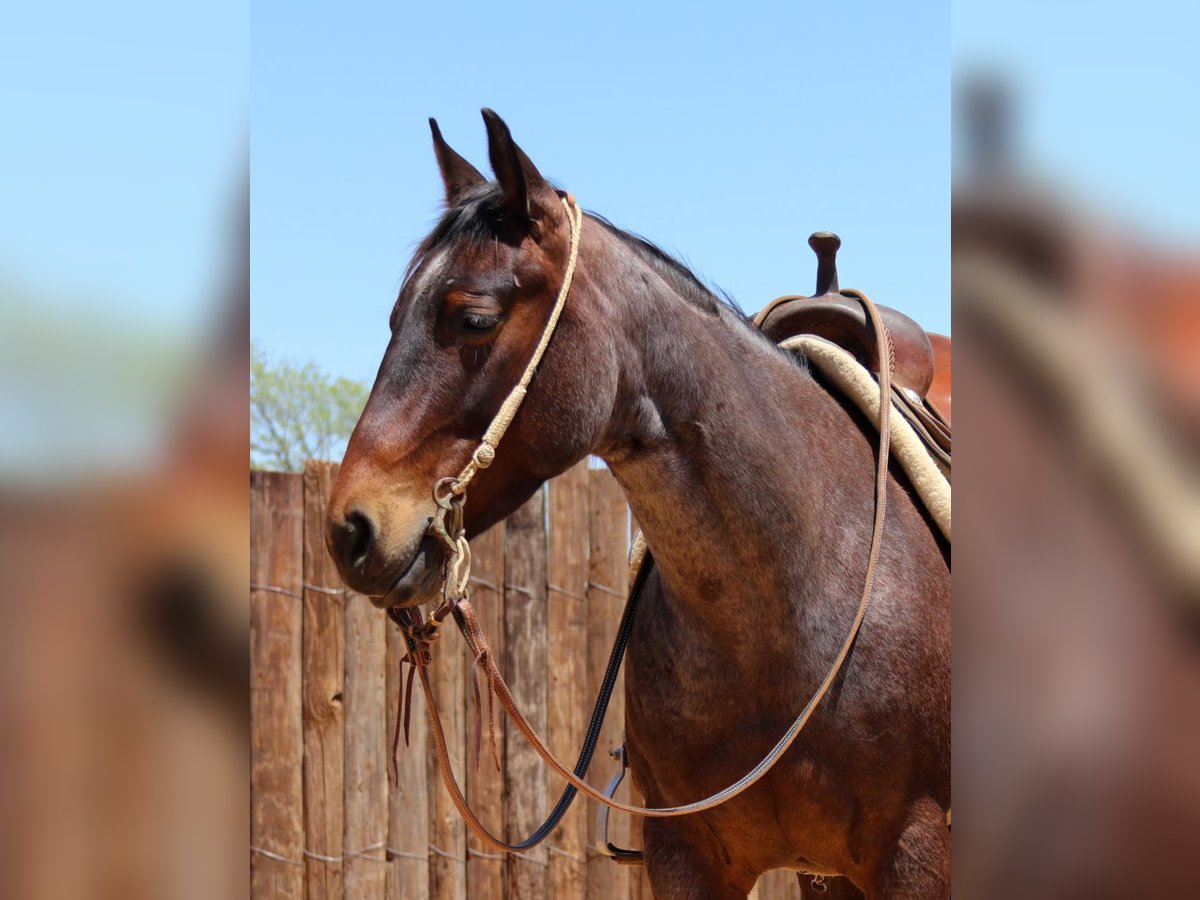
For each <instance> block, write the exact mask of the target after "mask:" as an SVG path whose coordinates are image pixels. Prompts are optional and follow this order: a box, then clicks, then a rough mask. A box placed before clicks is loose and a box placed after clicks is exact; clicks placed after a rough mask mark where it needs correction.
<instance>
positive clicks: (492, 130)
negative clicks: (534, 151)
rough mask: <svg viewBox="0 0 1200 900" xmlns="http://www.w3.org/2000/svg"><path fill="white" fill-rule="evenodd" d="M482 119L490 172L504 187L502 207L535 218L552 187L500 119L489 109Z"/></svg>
mask: <svg viewBox="0 0 1200 900" xmlns="http://www.w3.org/2000/svg"><path fill="white" fill-rule="evenodd" d="M483 121H484V124H485V125H487V133H488V156H489V157H491V160H492V171H494V172H495V173H496V180H497V181H498V182H500V187H501V188H503V189H504V207H505V210H506V211H508V212H510V213H511V214H513V215H514V216H517V217H519V218H521V219H522V220H524V221H527V222H528V221H534V220H536V219H538V218H539V214H540V213H541V212H543V210H542V209H541V206H542V203H543V202H545V199H546V196H547V195H548V194H552V193H553V188H551V187H550V184H549V183H548V182H547V181H546V179H544V178H543V177H542V173H541V172H539V171H538V170H537V166H535V165H534V164H533V163H532V162H531V161H530V159H529V157H528V156H526V155H525V151H523V150H522V149H521V148H520V147H518V146H517V143H516V141H514V140H513V138H512V134H511V133H510V132H509V130H508V126H507V125H505V124H504V120H503V119H501V118H500V117H499V116H498V115H496V113H495V112H493V111H492V110H490V109H484V110H483Z"/></svg>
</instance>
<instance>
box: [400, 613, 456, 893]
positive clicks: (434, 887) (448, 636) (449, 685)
mask: <svg viewBox="0 0 1200 900" xmlns="http://www.w3.org/2000/svg"><path fill="white" fill-rule="evenodd" d="M465 652H466V651H465V650H464V647H463V641H462V640H460V639H459V636H458V634H457V633H456V630H455V629H454V628H453V627H447V628H446V629H443V632H442V636H441V638H440V639H439V640H438V642H437V643H436V644H434V647H433V663H432V664H431V665H430V667H429V682H430V686H431V687H432V689H433V695H434V698H435V699H436V700H437V704H438V711H439V712H440V714H441V718H442V728H443V730H444V731H445V734H446V751H447V753H448V754H449V756H450V764H451V765H452V766H453V767H454V771H455V773H456V774H457V775H458V777H459V779H460V783H461V778H462V774H463V772H464V771H466V766H467V752H466V748H467V740H466V729H465V717H464V715H463V711H464V709H465V708H466V706H465V701H464V697H463V687H464V680H463V656H464V654H465ZM413 689H414V690H416V691H417V693H418V694H420V688H419V687H418V686H417V683H416V682H413ZM423 707H424V700H423V698H421V697H420V696H418V697H414V698H413V711H412V714H413V717H414V718H415V717H416V716H418V715H422V716H423V715H425V709H424V708H423ZM425 759H426V764H427V770H426V776H425V777H426V779H427V782H428V797H429V851H430V852H429V896H430V897H432V898H434V900H466V897H467V826H466V824H465V823H464V822H463V820H462V817H461V816H460V815H459V814H458V810H457V809H456V808H455V806H454V801H453V800H451V799H450V794H449V792H447V790H446V787H445V785H444V784H442V776H441V774H440V773H439V771H438V766H437V758H436V757H435V756H434V753H433V749H432V747H430V748H429V749H428V750H427V751H426V754H425Z"/></svg>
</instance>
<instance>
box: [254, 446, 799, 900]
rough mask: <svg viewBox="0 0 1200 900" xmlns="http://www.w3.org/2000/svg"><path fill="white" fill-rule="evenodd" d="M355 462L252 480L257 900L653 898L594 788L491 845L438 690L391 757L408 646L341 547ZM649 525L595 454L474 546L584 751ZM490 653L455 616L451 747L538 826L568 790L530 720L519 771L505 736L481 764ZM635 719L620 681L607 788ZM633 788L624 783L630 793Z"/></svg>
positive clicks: (525, 681) (536, 671)
mask: <svg viewBox="0 0 1200 900" xmlns="http://www.w3.org/2000/svg"><path fill="white" fill-rule="evenodd" d="M336 473H337V468H336V466H334V465H331V464H328V463H310V464H309V466H308V468H307V470H306V471H305V472H304V473H303V474H299V473H281V472H251V474H250V509H251V531H252V537H251V540H252V544H251V582H252V583H251V600H250V603H251V679H250V691H251V776H250V778H251V782H250V786H251V790H250V802H251V855H250V871H251V896H252V897H253V898H254V900H265V898H275V897H280V898H292V897H297V898H299V897H304V898H308V900H324V898H345V900H360V898H371V900H385V898H386V900H401V898H404V900H409V898H433V900H466V898H471V900H476V898H479V900H503V898H509V900H517V898H521V900H524V898H533V900H541V898H551V900H572V898H575V900H614V898H615V900H620V898H626V897H628V898H639V900H640V898H646V900H649V898H650V897H651V896H652V895H651V892H650V889H649V885H648V883H647V881H646V879H645V875H644V872H643V870H642V869H641V868H635V867H626V866H618V865H616V864H615V863H613V862H611V861H610V860H608V859H607V858H605V857H602V856H599V855H598V854H597V853H596V852H595V821H596V806H597V804H596V803H595V802H593V801H586V802H585V800H584V798H579V799H577V800H576V802H575V805H574V807H573V808H572V809H571V811H570V812H569V813H568V814H567V816H566V817H565V818H564V819H563V822H562V824H560V825H559V827H558V828H557V829H556V830H555V832H554V834H553V835H552V836H551V838H550V840H549V841H548V842H547V843H544V844H542V845H541V846H540V847H537V848H535V849H532V850H530V851H528V852H527V853H525V854H521V855H509V856H507V857H501V856H499V855H496V854H493V853H491V852H487V851H485V850H484V848H482V847H481V846H480V845H479V843H478V841H477V840H476V838H475V837H474V836H473V835H471V834H470V833H469V832H468V831H467V829H466V827H465V825H464V824H463V822H462V821H461V819H460V818H459V815H458V812H457V810H456V809H455V808H454V805H453V803H452V802H451V800H450V797H449V795H448V794H447V792H446V790H445V788H444V786H443V785H442V783H441V779H440V776H439V775H438V772H437V767H436V763H435V762H434V759H433V755H432V753H431V742H430V741H429V738H428V735H427V733H426V725H425V716H424V709H423V699H422V698H421V697H420V695H419V692H418V696H417V697H416V698H414V701H413V715H412V729H411V736H410V745H409V746H408V747H407V748H406V747H404V746H403V742H401V747H400V749H399V753H398V754H397V764H396V766H395V768H394V769H393V767H392V766H391V765H390V764H389V758H390V754H391V741H392V734H393V732H394V729H395V722H396V699H397V695H398V693H399V690H400V685H399V682H398V680H397V679H398V677H399V662H400V657H401V655H402V654H403V649H402V642H401V638H400V633H399V630H398V629H397V628H396V626H395V625H393V624H392V623H391V622H390V620H388V619H387V617H386V616H384V615H383V614H382V613H380V611H379V610H377V609H375V608H374V607H373V606H372V605H371V604H370V602H369V601H368V600H367V599H366V598H365V597H363V596H361V595H358V594H355V593H353V592H350V591H347V590H345V589H344V586H343V585H342V583H341V581H340V580H339V578H338V574H337V570H336V568H335V567H334V565H333V561H332V560H331V559H330V558H329V555H328V553H327V552H326V550H325V540H324V536H323V527H324V518H325V508H326V505H327V502H328V498H329V491H330V488H331V486H332V484H333V479H334V477H335V476H336ZM629 533H630V516H629V510H628V507H627V506H626V504H625V499H624V496H623V495H622V493H621V490H620V488H619V487H618V486H617V483H616V481H615V480H614V479H613V477H612V475H611V474H610V473H609V472H608V470H606V469H589V468H588V467H587V465H586V464H580V465H579V466H577V467H576V468H574V469H572V470H571V471H569V472H567V473H565V474H563V475H561V476H559V477H558V478H556V479H554V480H553V481H551V482H550V483H549V484H547V485H546V486H545V487H544V488H542V489H541V490H539V491H538V492H537V493H536V494H535V495H534V496H533V497H532V498H531V499H530V500H529V501H528V502H527V503H526V504H525V505H524V506H522V507H521V508H520V509H518V510H517V511H516V512H514V513H513V514H512V515H511V516H509V518H508V519H507V520H506V521H505V522H503V523H501V524H500V525H498V526H496V527H495V528H493V529H492V530H491V531H489V532H488V533H487V534H485V535H483V536H481V537H480V538H478V539H476V540H475V541H473V542H472V550H473V566H472V575H473V579H474V586H473V591H472V597H473V601H474V605H475V608H476V610H477V612H478V613H479V617H480V623H481V625H482V626H483V630H484V632H485V634H487V636H488V638H489V641H490V643H491V646H492V649H493V650H494V651H495V652H496V654H497V656H498V658H499V659H500V660H501V661H502V665H503V668H504V672H505V676H506V678H507V679H508V682H509V685H510V687H511V688H512V690H513V693H514V695H515V697H516V699H517V702H518V703H519V704H520V706H521V709H522V710H524V712H525V714H526V715H527V716H528V718H529V720H530V722H531V723H532V724H533V726H534V727H535V728H536V729H537V730H538V731H539V732H540V733H542V734H543V735H546V736H547V739H548V741H549V743H550V746H551V748H552V749H553V750H554V752H555V753H557V754H558V755H559V756H560V757H561V758H562V759H565V760H573V759H574V758H575V755H576V753H577V752H578V748H579V746H580V744H581V743H582V741H583V734H584V729H585V726H586V723H587V720H588V717H589V716H590V714H591V707H592V704H593V702H594V700H595V696H596V692H597V690H598V688H599V685H600V681H601V678H602V676H603V672H604V667H605V664H606V663H607V661H608V654H609V650H610V648H611V646H612V640H613V637H614V635H615V633H616V628H617V623H618V620H619V618H620V614H621V609H622V606H623V603H624V598H625V590H626V587H627V579H628V572H627V566H626V555H627V550H628V546H629ZM471 663H472V660H471V659H470V657H469V654H468V653H467V652H466V649H465V647H464V646H463V642H462V641H461V640H460V639H459V636H458V634H457V633H456V632H455V631H454V630H453V629H451V630H450V631H449V632H447V633H446V634H445V635H444V636H443V638H442V640H441V641H439V642H438V644H437V645H436V647H435V653H434V663H433V666H432V668H431V676H432V677H431V680H432V683H433V689H434V692H435V694H436V695H437V697H438V701H439V706H440V708H441V713H442V719H443V723H444V726H445V728H446V737H447V740H448V742H449V749H450V755H451V757H452V759H453V762H454V768H455V771H456V772H457V773H458V774H459V778H460V781H463V782H465V785H466V793H467V796H468V799H469V800H470V802H471V804H472V806H473V807H474V809H475V810H476V812H477V813H478V814H479V815H480V818H481V819H482V820H483V821H484V823H485V824H487V825H488V826H489V827H490V828H491V829H492V830H493V832H494V833H497V834H503V835H507V836H508V837H509V838H514V839H515V838H518V837H520V838H523V837H525V836H527V835H528V834H529V833H530V832H532V830H533V829H534V828H535V827H537V825H539V824H541V821H542V819H543V818H544V817H545V815H546V813H547V812H548V811H549V809H550V807H551V806H552V805H553V803H554V801H555V800H556V799H557V797H558V795H559V793H560V792H561V790H562V783H561V782H560V781H559V780H558V779H557V778H555V777H553V776H552V775H551V774H550V773H549V772H548V771H547V770H546V768H545V766H544V765H542V763H541V761H540V760H539V759H538V758H537V757H536V756H535V755H534V753H533V751H532V750H530V749H529V748H528V747H527V746H526V745H525V744H524V742H523V741H522V740H521V739H520V738H519V736H518V735H517V734H516V732H515V730H514V729H513V728H512V726H511V724H510V723H506V724H505V725H504V727H503V728H498V729H497V731H498V735H497V741H498V744H499V751H500V765H501V770H500V771H499V772H498V771H496V766H495V763H494V762H493V761H492V760H491V758H490V756H491V755H490V752H489V750H488V748H487V735H486V734H485V735H484V748H483V751H482V753H481V755H480V762H479V766H478V768H476V767H475V766H474V765H473V763H472V761H471V759H470V757H471V755H472V754H470V753H469V751H468V744H469V742H470V731H471V725H470V723H471V720H472V716H473V715H474V712H473V705H474V696H473V690H472V687H471ZM484 715H485V716H486V710H485V711H484ZM623 720H624V694H623V686H622V684H621V683H620V682H618V685H617V688H616V691H615V692H614V694H613V700H612V704H611V707H610V709H609V714H608V719H607V722H606V724H605V727H604V730H603V731H602V733H601V739H600V744H599V748H600V749H599V750H598V751H597V754H596V758H595V759H594V760H593V762H592V770H591V772H589V775H588V780H589V781H590V782H591V783H592V784H595V785H598V786H602V785H603V784H604V783H605V782H607V780H608V779H609V777H610V776H611V775H612V774H613V772H614V771H615V765H616V764H615V763H613V762H612V761H611V760H610V759H609V758H608V755H607V753H606V751H607V750H609V749H610V748H612V747H615V746H617V745H618V744H619V743H620V742H621V729H622V723H623ZM484 730H485V731H486V725H485V728H484ZM628 790H629V788H628V787H625V786H623V787H622V791H621V793H620V794H618V796H621V797H622V799H628V793H627V792H628ZM633 799H634V800H640V798H638V797H634V798H633ZM639 831H640V828H639V825H638V823H637V822H631V820H630V819H629V818H628V817H626V816H623V815H620V814H614V815H613V818H612V829H611V836H612V838H613V840H614V841H616V842H617V843H620V844H623V845H624V846H639V845H640V841H639ZM631 832H632V833H631ZM752 896H755V897H757V898H759V900H782V898H796V897H799V896H800V893H799V888H798V885H797V883H796V881H795V876H794V875H792V874H791V873H787V872H772V873H769V874H768V875H766V876H764V877H763V879H761V880H760V882H759V885H758V887H756V888H755V893H754V895H752Z"/></svg>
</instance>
